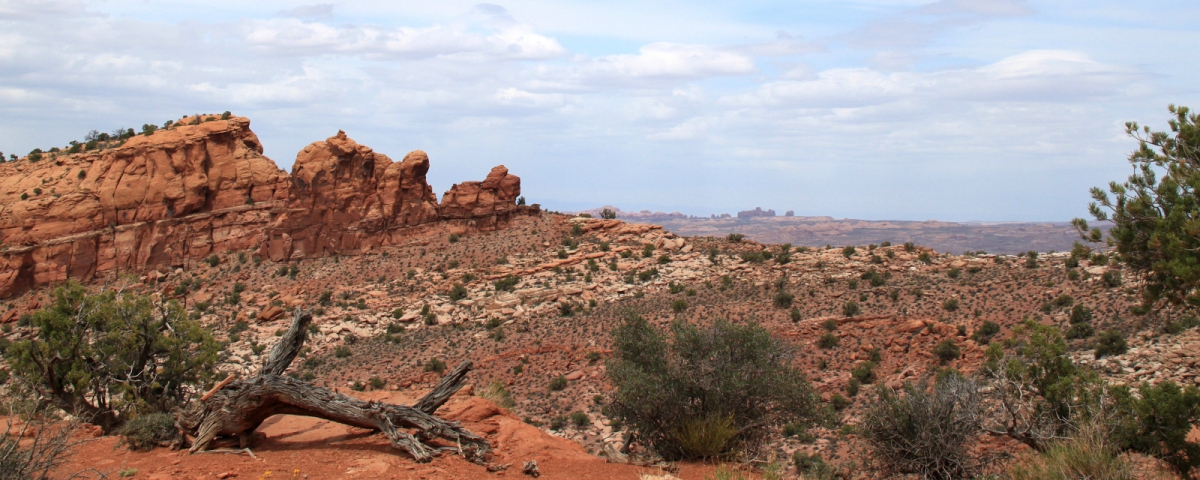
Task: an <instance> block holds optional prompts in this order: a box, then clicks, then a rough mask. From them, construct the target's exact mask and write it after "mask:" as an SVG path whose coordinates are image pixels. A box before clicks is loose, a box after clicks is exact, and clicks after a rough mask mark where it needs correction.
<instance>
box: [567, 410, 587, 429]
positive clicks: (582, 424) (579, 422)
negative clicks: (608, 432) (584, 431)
mask: <svg viewBox="0 0 1200 480" xmlns="http://www.w3.org/2000/svg"><path fill="white" fill-rule="evenodd" d="M570 419H571V424H572V425H575V428H586V427H588V426H590V425H591V424H592V419H590V418H588V416H587V414H586V413H583V412H581V411H579V410H576V411H574V412H571V417H570Z"/></svg>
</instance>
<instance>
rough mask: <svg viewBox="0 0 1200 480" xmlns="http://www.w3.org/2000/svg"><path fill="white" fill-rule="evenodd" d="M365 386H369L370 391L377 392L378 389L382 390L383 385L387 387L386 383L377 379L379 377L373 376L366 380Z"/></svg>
mask: <svg viewBox="0 0 1200 480" xmlns="http://www.w3.org/2000/svg"><path fill="white" fill-rule="evenodd" d="M367 385H370V386H371V390H379V389H382V388H383V387H384V386H385V385H387V381H385V380H384V379H382V378H379V375H374V376H372V377H371V378H370V379H368V380H367Z"/></svg>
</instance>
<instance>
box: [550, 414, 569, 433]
mask: <svg viewBox="0 0 1200 480" xmlns="http://www.w3.org/2000/svg"><path fill="white" fill-rule="evenodd" d="M566 426H567V416H566V415H555V416H554V418H551V419H550V429H551V430H554V431H556V432H557V431H559V430H562V429H563V427H566Z"/></svg>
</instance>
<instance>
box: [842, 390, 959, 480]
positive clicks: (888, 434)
mask: <svg viewBox="0 0 1200 480" xmlns="http://www.w3.org/2000/svg"><path fill="white" fill-rule="evenodd" d="M878 391H879V398H878V399H877V400H876V401H875V402H874V403H873V404H872V405H871V407H870V408H869V409H868V410H867V412H866V413H865V414H864V416H863V422H862V426H863V434H864V437H865V438H866V440H867V442H868V443H869V444H870V446H871V449H872V452H873V454H874V457H875V458H876V459H877V461H878V462H879V463H880V465H881V466H882V467H883V468H884V469H885V470H889V471H894V472H898V473H915V474H919V475H921V477H922V478H929V479H952V478H970V477H971V476H972V475H973V474H974V473H976V472H977V471H978V470H979V468H980V465H981V463H982V462H980V461H979V459H977V458H975V457H973V456H972V455H971V454H970V451H969V447H970V446H971V444H973V443H974V442H975V439H976V438H977V437H978V435H979V434H980V433H981V431H982V430H981V413H982V408H981V406H980V393H979V386H978V384H977V383H976V382H975V381H974V380H971V379H968V378H964V377H961V376H958V375H950V376H946V377H944V378H943V379H941V380H940V381H938V382H937V383H936V384H934V385H933V386H927V385H926V384H925V382H922V383H920V384H916V385H914V384H907V385H905V387H904V389H903V390H902V391H901V392H896V391H892V390H890V389H886V388H881V389H879V390H878Z"/></svg>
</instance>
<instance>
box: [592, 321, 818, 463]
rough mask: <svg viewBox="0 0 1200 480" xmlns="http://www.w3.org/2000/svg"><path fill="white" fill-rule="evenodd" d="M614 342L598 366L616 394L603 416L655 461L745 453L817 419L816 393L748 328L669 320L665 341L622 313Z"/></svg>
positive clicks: (786, 357) (780, 351)
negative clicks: (778, 432) (773, 434)
mask: <svg viewBox="0 0 1200 480" xmlns="http://www.w3.org/2000/svg"><path fill="white" fill-rule="evenodd" d="M613 342H614V351H613V357H612V359H611V360H609V361H608V363H607V367H608V375H609V376H610V378H611V379H612V381H613V384H614V386H615V387H616V392H615V393H614V399H613V402H611V403H610V404H609V405H608V406H607V407H606V408H607V409H608V413H607V415H608V416H609V417H610V418H614V419H618V420H620V421H621V422H622V423H623V424H625V425H628V426H629V428H630V429H631V430H632V431H634V432H637V435H638V438H640V439H642V440H643V441H645V442H647V445H649V446H651V447H652V448H654V450H655V451H656V452H657V453H658V454H659V455H662V456H663V457H664V458H667V459H684V458H688V459H697V458H715V457H723V456H726V455H728V454H730V453H733V452H736V451H754V450H756V449H757V448H758V447H759V445H761V443H762V442H763V441H764V440H765V438H766V433H767V432H768V431H770V430H771V429H773V428H778V427H781V426H782V425H784V424H787V423H791V422H811V421H814V420H815V419H816V418H817V415H818V410H817V409H816V402H817V400H816V395H815V394H814V393H813V390H812V387H811V386H810V385H809V383H808V380H807V379H806V378H805V376H804V374H803V372H801V371H800V370H798V369H797V368H796V367H794V366H792V363H791V350H790V349H789V348H787V346H786V345H785V344H784V343H783V342H782V341H780V340H778V339H775V338H773V337H771V335H770V333H769V332H768V331H767V330H766V329H764V328H762V327H761V326H758V325H757V324H753V323H751V324H746V325H737V324H732V323H729V322H726V321H723V320H716V321H714V322H712V323H711V324H708V325H703V326H700V325H695V324H690V323H683V322H675V323H673V324H672V325H671V328H670V335H669V336H668V335H667V334H665V333H664V332H661V331H659V330H657V329H655V328H654V327H652V326H651V325H650V323H649V322H647V321H646V320H645V319H644V318H642V317H641V316H638V315H635V314H632V313H631V314H628V315H627V317H626V319H625V320H624V321H623V322H622V323H621V325H620V326H619V327H618V328H617V329H616V330H615V331H614V332H613ZM726 421H728V422H729V425H728V427H726V425H725V422H726ZM730 430H732V432H733V434H732V435H726V434H725V433H723V432H728V431H730Z"/></svg>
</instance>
